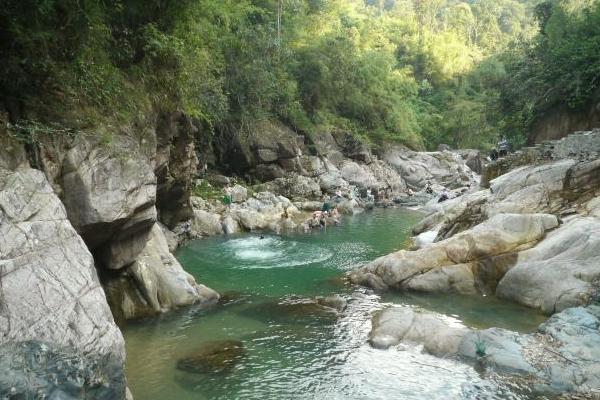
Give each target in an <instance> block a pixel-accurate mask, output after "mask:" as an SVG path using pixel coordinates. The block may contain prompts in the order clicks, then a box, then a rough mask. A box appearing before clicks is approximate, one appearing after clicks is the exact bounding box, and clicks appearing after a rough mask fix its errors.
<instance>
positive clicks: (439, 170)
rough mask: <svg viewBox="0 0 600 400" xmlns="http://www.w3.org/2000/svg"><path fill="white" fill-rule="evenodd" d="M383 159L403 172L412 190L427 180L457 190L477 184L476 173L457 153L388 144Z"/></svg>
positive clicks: (403, 176)
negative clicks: (409, 148) (417, 150)
mask: <svg viewBox="0 0 600 400" xmlns="http://www.w3.org/2000/svg"><path fill="white" fill-rule="evenodd" d="M383 160H384V161H386V162H388V163H389V164H391V165H392V166H393V167H394V168H395V169H396V170H397V171H398V173H400V175H401V176H402V178H403V179H404V181H405V182H406V184H407V185H408V186H409V187H410V188H411V189H412V190H421V189H423V188H424V187H425V186H426V185H427V182H428V181H431V182H432V183H434V182H436V183H439V184H440V185H442V186H445V187H448V188H451V189H456V188H460V187H464V186H469V185H476V184H478V182H479V181H478V178H477V175H476V174H475V173H474V172H473V171H472V170H471V169H470V168H469V167H467V165H466V164H465V161H464V160H463V159H462V157H461V156H460V155H459V154H457V153H454V152H450V151H443V152H430V153H425V152H415V151H411V150H408V149H406V148H404V147H401V146H388V148H387V149H386V150H385V151H384V153H383Z"/></svg>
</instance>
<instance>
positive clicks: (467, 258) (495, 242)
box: [349, 214, 558, 290]
mask: <svg viewBox="0 0 600 400" xmlns="http://www.w3.org/2000/svg"><path fill="white" fill-rule="evenodd" d="M556 226H558V220H557V218H556V217H555V216H553V215H550V214H499V215H496V216H494V217H492V218H491V219H489V220H487V221H485V222H483V223H482V224H479V225H477V226H475V227H474V228H472V229H470V230H467V231H464V232H462V233H459V234H457V235H455V236H453V237H451V238H450V239H446V240H444V241H441V242H438V243H435V244H433V245H430V246H427V247H425V248H423V249H420V250H416V251H405V250H401V251H398V252H396V253H392V254H389V255H387V256H384V257H380V258H378V259H376V260H375V261H373V262H371V263H369V264H367V265H365V266H363V267H361V268H358V269H356V270H354V271H352V272H351V273H350V274H349V278H350V280H351V281H353V282H354V283H358V284H362V285H367V286H371V287H374V288H376V289H388V288H405V289H417V288H421V289H423V288H425V287H427V286H424V285H423V284H422V283H421V282H419V281H418V280H417V282H419V285H416V284H415V285H416V286H412V285H413V284H412V283H411V281H412V280H413V279H415V278H419V276H420V275H422V274H424V273H427V272H429V271H431V270H434V269H440V268H443V267H448V266H452V265H459V264H468V263H472V262H474V261H478V260H482V259H485V258H488V257H493V256H496V255H500V254H504V253H509V252H511V251H515V250H518V249H522V248H523V246H531V245H533V244H535V243H536V242H537V241H539V240H540V239H542V238H543V237H544V235H545V234H546V231H548V230H549V229H553V228H555V227H556ZM464 268H465V267H461V268H459V269H456V268H455V269H451V270H448V269H446V270H444V271H439V273H437V275H438V276H437V277H436V279H435V282H436V285H434V286H432V287H436V288H439V285H438V284H439V283H440V278H444V277H446V276H448V273H452V274H451V276H452V277H451V278H449V279H446V278H444V279H446V282H448V284H452V285H453V281H454V279H455V278H454V277H455V276H456V275H455V274H457V273H458V274H459V275H458V276H465V273H464ZM466 276H469V274H467V275H466ZM452 285H450V286H448V290H450V289H451V288H452ZM458 287H461V288H464V286H462V285H460V286H458Z"/></svg>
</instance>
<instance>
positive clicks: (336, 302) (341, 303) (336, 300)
mask: <svg viewBox="0 0 600 400" xmlns="http://www.w3.org/2000/svg"><path fill="white" fill-rule="evenodd" d="M315 300H317V303H318V304H320V305H322V306H325V307H330V308H333V309H335V310H337V311H344V310H345V309H346V306H347V305H348V301H347V300H346V299H344V298H343V297H342V296H340V295H339V294H333V295H330V296H325V297H317V298H316V299H315Z"/></svg>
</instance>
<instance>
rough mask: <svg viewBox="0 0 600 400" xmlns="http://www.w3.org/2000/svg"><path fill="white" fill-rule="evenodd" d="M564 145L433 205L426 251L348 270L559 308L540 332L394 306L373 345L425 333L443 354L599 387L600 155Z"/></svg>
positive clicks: (377, 325)
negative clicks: (470, 326)
mask: <svg viewBox="0 0 600 400" xmlns="http://www.w3.org/2000/svg"><path fill="white" fill-rule="evenodd" d="M596 135H598V132H590V133H587V134H579V135H578V137H580V138H583V139H582V140H585V142H586V143H588V144H590V143H592V144H593V143H596V144H595V146H596V147H595V148H590V146H580V147H579V148H582V149H584V150H582V151H584V152H585V154H591V153H592V152H593V153H594V154H598V151H599V150H600V148H598V143H599V142H598V141H596V140H592V139H591V138H595V137H596ZM573 140H575V139H573V138H565V139H563V141H565V142H567V143H569V144H572V142H573ZM570 148H577V147H573V146H571V147H570ZM563 153H564V152H563ZM553 154H554V155H553V156H551V157H549V158H539V159H537V160H536V161H535V163H534V164H533V165H524V166H516V168H514V169H512V170H510V171H508V172H506V173H504V174H502V175H500V176H498V177H497V178H495V179H493V180H491V181H490V182H489V188H487V189H482V190H480V191H477V192H473V193H470V194H467V195H465V196H462V197H460V198H456V199H452V200H449V201H447V202H444V203H441V204H438V203H434V202H432V203H430V204H428V205H427V206H426V207H425V208H426V209H427V210H429V212H430V214H429V216H427V217H426V218H425V219H424V220H423V221H422V222H421V223H419V224H418V225H417V226H416V227H415V228H414V232H413V233H414V234H415V235H416V238H415V246H416V247H417V249H416V250H413V251H405V250H403V251H399V252H396V253H393V254H390V255H388V256H384V257H381V258H379V259H377V260H375V261H373V262H371V263H369V264H367V265H365V266H363V267H361V268H358V269H356V270H354V271H352V272H351V273H350V274H349V275H348V277H349V279H350V280H351V281H352V282H354V283H358V284H362V285H367V286H370V287H373V288H375V289H379V290H389V289H391V290H405V291H418V292H428V293H433V292H442V293H446V292H455V293H461V294H466V295H474V296H477V295H495V296H498V297H500V298H502V299H506V300H508V301H515V302H518V303H520V304H523V305H525V306H528V307H532V308H536V309H538V310H539V311H541V312H543V313H545V314H547V315H549V316H551V318H550V319H549V320H548V322H546V323H545V324H543V325H541V326H540V328H539V331H538V332H537V333H535V334H530V335H519V334H516V333H514V332H506V331H502V330H495V329H492V330H486V331H480V332H475V331H470V330H467V329H463V328H460V329H454V328H450V327H447V326H446V325H445V324H444V323H443V322H442V321H441V320H440V319H439V318H437V317H435V316H431V315H428V314H423V313H419V312H415V311H413V310H406V309H390V310H388V311H384V313H383V314H381V315H378V316H375V317H374V320H373V332H372V335H371V336H372V343H373V345H374V346H376V347H387V346H390V345H394V344H396V343H399V342H401V341H412V342H418V343H423V344H424V349H425V351H428V352H431V353H432V354H452V355H459V356H463V357H467V358H471V359H477V360H478V362H481V363H483V364H484V365H487V366H490V367H491V366H494V367H500V368H501V369H504V370H508V371H510V372H517V373H519V374H525V375H527V376H530V377H533V378H535V379H534V380H535V382H536V385H539V390H540V391H552V392H579V393H583V395H584V396H596V397H598V393H599V391H600V382H599V381H598V379H597V377H598V376H599V375H598V371H600V363H599V362H598V360H599V359H600V358H599V357H598V354H596V353H597V352H598V351H600V329H599V328H600V318H599V317H600V315H599V314H598V306H597V304H598V300H599V298H600V297H599V296H600V201H599V199H600V160H599V159H597V158H595V157H592V158H590V157H587V156H585V157H583V156H582V157H579V154H578V153H577V152H575V153H573V152H571V153H568V154H566V153H565V154H562V153H560V152H556V153H553ZM503 165H504V164H503ZM489 168H494V169H495V170H496V166H495V165H491V166H489ZM485 174H486V171H485V170H484V175H485ZM478 346H479V347H480V350H481V351H480V352H479V353H480V354H479V355H476V354H475V351H476V349H477V348H478ZM484 347H486V348H487V349H488V351H484V350H482V349H483V348H484ZM587 398H595V397H587Z"/></svg>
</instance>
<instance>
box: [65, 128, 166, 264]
mask: <svg viewBox="0 0 600 400" xmlns="http://www.w3.org/2000/svg"><path fill="white" fill-rule="evenodd" d="M62 187H63V190H64V198H63V202H64V204H65V207H66V209H67V213H68V216H69V220H70V221H71V223H72V224H73V226H74V227H75V229H76V230H77V231H78V232H79V233H80V234H81V236H82V237H83V239H84V240H85V242H86V244H87V245H88V246H89V248H90V250H91V251H92V253H94V255H95V256H96V257H97V258H98V260H99V261H100V262H101V264H102V267H105V268H110V269H118V268H123V267H124V266H126V265H128V264H131V263H132V262H133V261H134V260H135V257H136V256H137V254H139V252H140V251H141V250H142V248H143V247H144V245H145V243H146V237H147V235H148V232H149V230H150V228H151V227H152V226H153V225H154V223H155V221H156V208H155V202H156V178H155V176H154V174H153V172H152V167H151V166H150V164H149V163H148V161H147V160H146V158H145V157H144V156H143V155H142V153H141V151H140V148H139V145H138V144H137V142H135V141H134V140H133V139H132V138H129V137H125V136H115V137H114V138H113V142H111V143H108V144H105V143H102V142H101V141H99V140H98V139H95V138H90V139H85V138H82V139H81V140H79V141H78V143H77V144H76V145H75V146H74V147H73V148H71V149H70V150H69V151H68V153H67V155H66V157H65V162H64V165H63V175H62Z"/></svg>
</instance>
